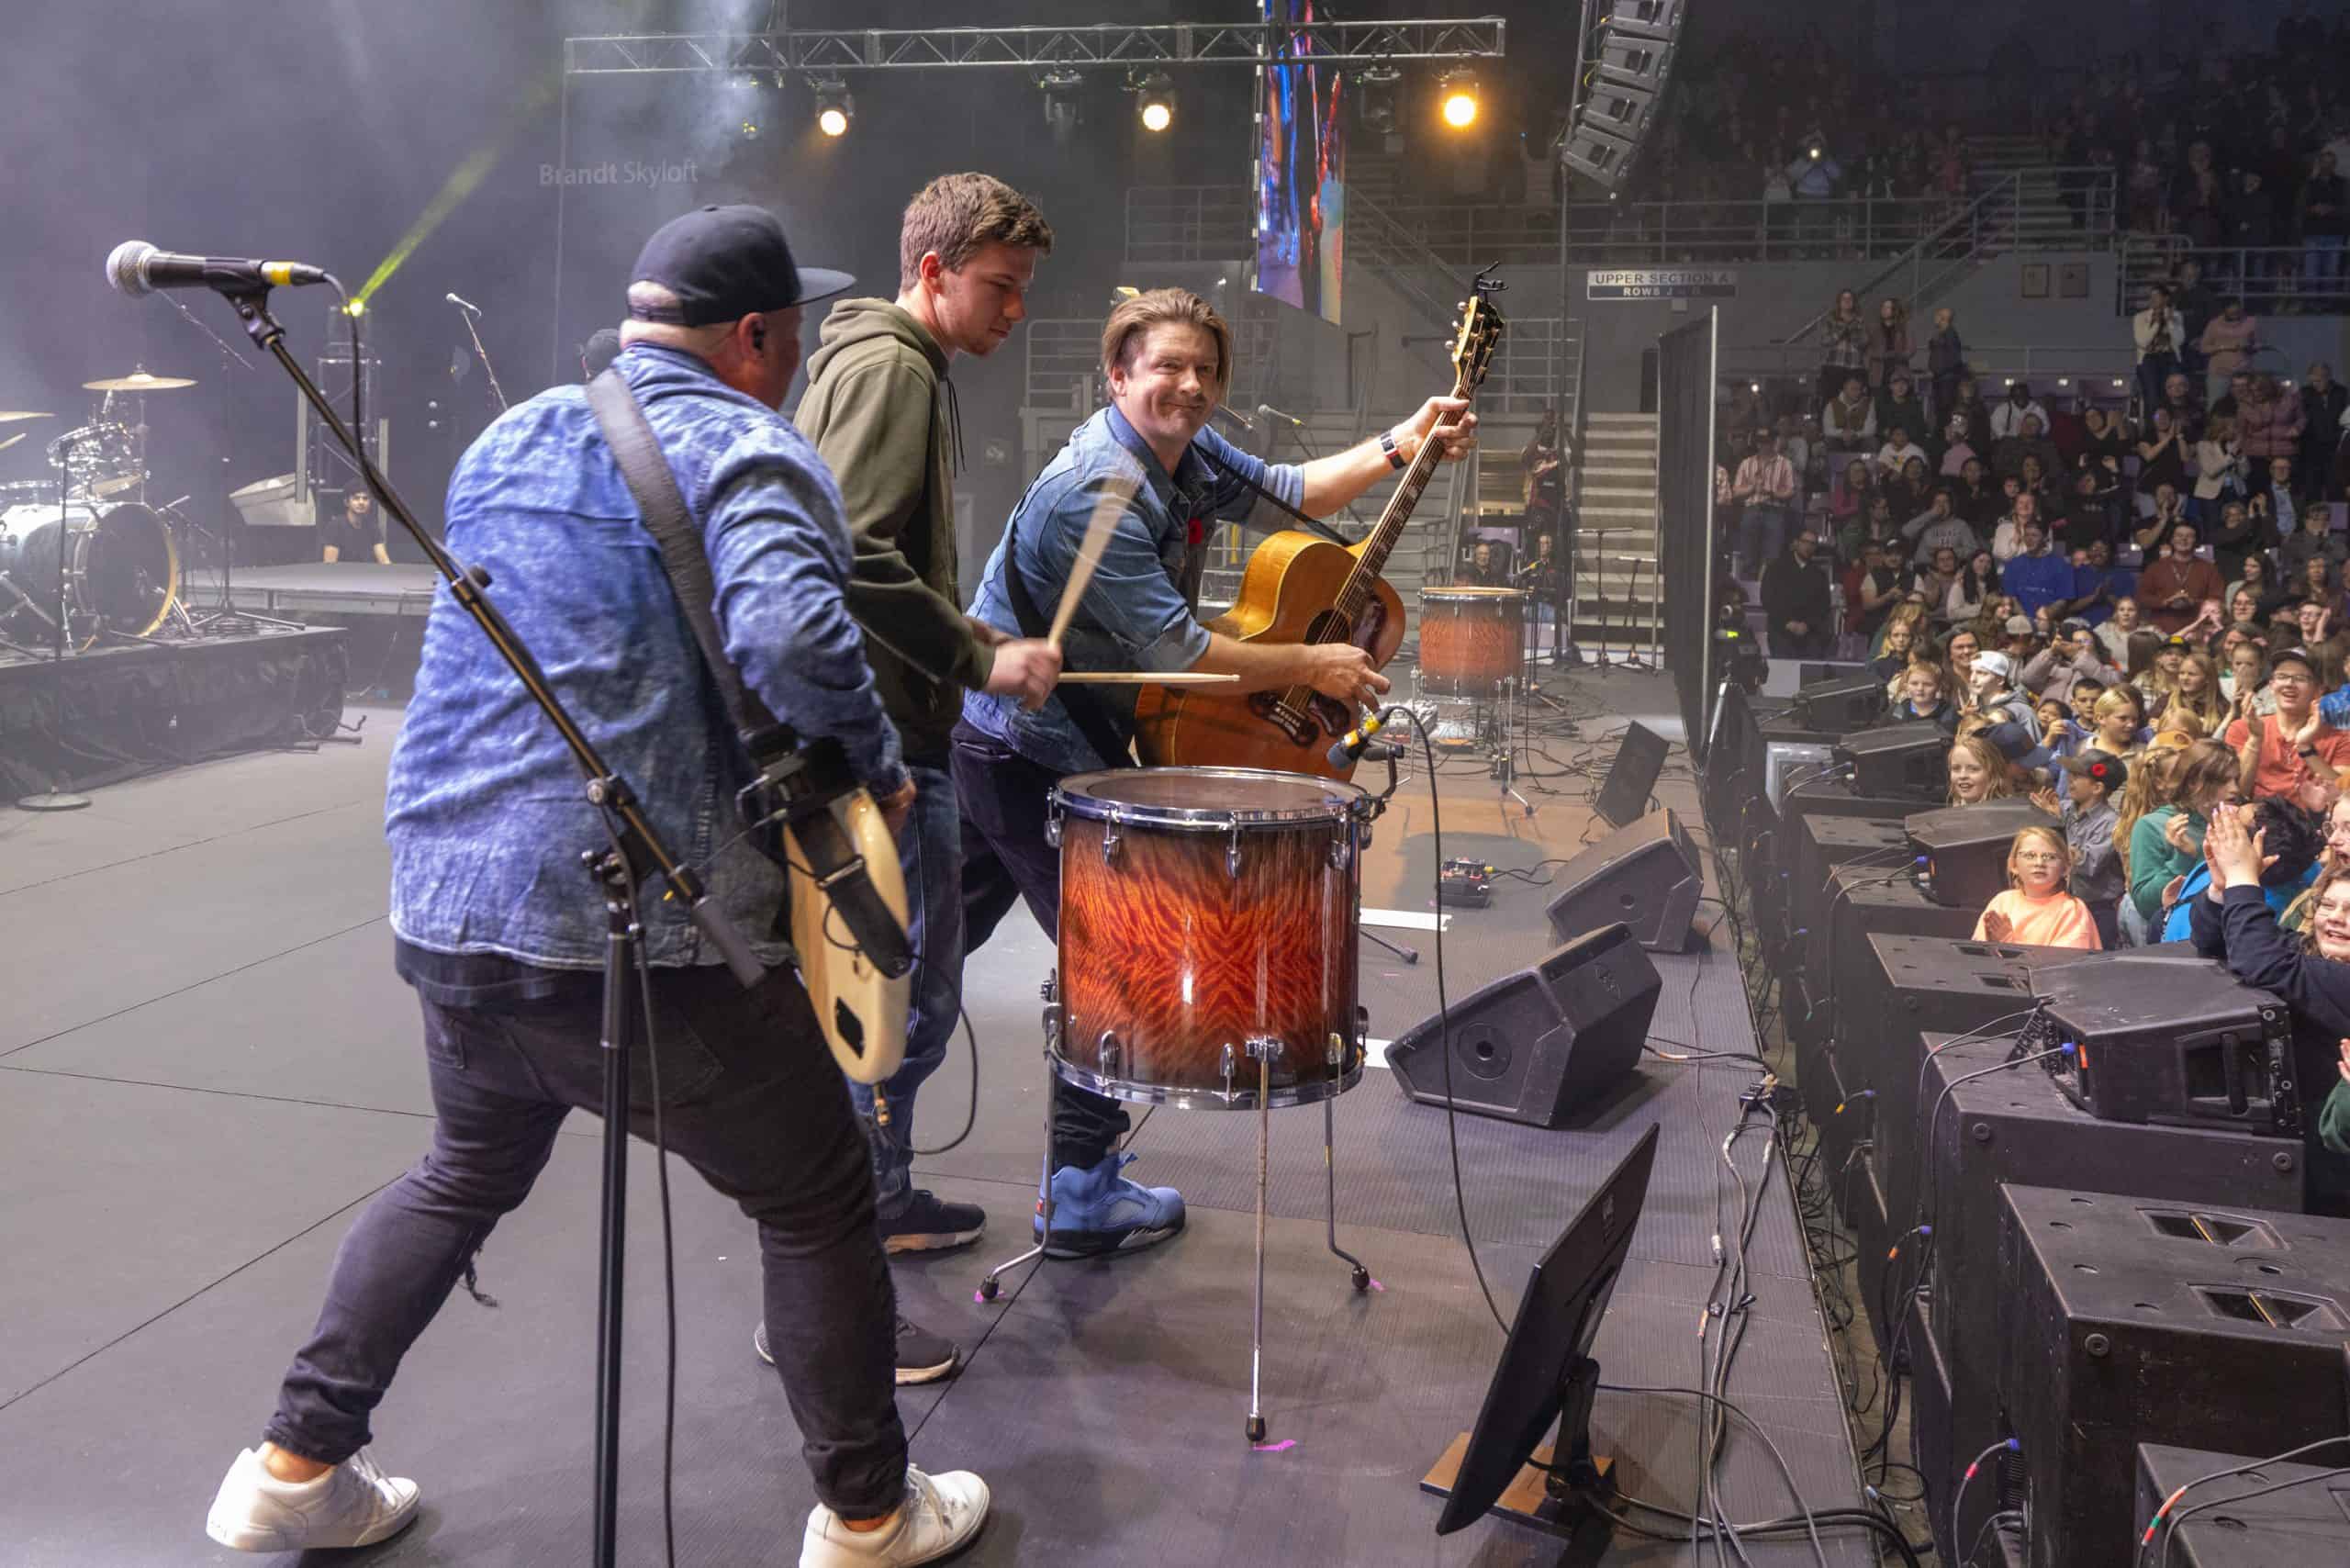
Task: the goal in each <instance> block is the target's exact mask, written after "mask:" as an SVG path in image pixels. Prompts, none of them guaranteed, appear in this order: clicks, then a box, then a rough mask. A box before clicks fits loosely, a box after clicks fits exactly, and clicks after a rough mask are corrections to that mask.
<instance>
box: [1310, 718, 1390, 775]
mask: <svg viewBox="0 0 2350 1568" xmlns="http://www.w3.org/2000/svg"><path fill="white" fill-rule="evenodd" d="M1386 727H1387V721H1386V719H1385V718H1384V717H1382V715H1380V714H1378V713H1373V714H1371V716H1370V717H1369V718H1367V719H1365V720H1364V721H1363V722H1361V723H1360V724H1357V725H1356V726H1355V727H1354V728H1353V729H1351V730H1348V732H1347V733H1346V734H1344V735H1342V736H1340V737H1339V738H1338V739H1337V740H1336V741H1333V742H1332V743H1331V744H1330V749H1329V751H1328V752H1327V753H1326V754H1325V755H1326V756H1328V758H1329V759H1330V766H1331V767H1352V766H1353V765H1354V764H1355V763H1356V762H1358V761H1359V760H1360V759H1361V756H1362V754H1363V752H1364V750H1365V749H1367V748H1368V747H1369V746H1370V745H1371V736H1373V735H1375V734H1378V733H1379V732H1380V731H1382V730H1383V729H1385V728H1386Z"/></svg>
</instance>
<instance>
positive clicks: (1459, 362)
mask: <svg viewBox="0 0 2350 1568" xmlns="http://www.w3.org/2000/svg"><path fill="white" fill-rule="evenodd" d="M1503 287H1504V285H1503V284H1502V283H1500V282H1499V281H1498V280H1496V279H1494V278H1492V277H1490V276H1489V275H1486V274H1479V276H1478V278H1477V283H1476V286H1475V288H1474V289H1473V290H1472V292H1471V294H1470V296H1469V297H1468V298H1466V299H1464V300H1462V301H1461V302H1460V337H1458V338H1457V339H1455V340H1454V341H1453V344H1452V368H1453V370H1454V372H1455V373H1456V374H1457V375H1459V376H1460V389H1461V390H1462V391H1463V392H1474V391H1475V390H1476V389H1477V386H1478V384H1479V383H1480V382H1482V381H1483V380H1484V379H1485V372H1486V371H1488V370H1489V369H1491V368H1492V367H1493V363H1494V349H1495V348H1497V347H1498V346H1500V343H1501V341H1502V333H1503V331H1504V330H1505V323H1504V322H1503V320H1502V313H1501V311H1500V310H1499V309H1498V308H1496V307H1495V306H1494V295H1495V294H1497V293H1498V292H1500V291H1501V289H1502V288H1503Z"/></svg>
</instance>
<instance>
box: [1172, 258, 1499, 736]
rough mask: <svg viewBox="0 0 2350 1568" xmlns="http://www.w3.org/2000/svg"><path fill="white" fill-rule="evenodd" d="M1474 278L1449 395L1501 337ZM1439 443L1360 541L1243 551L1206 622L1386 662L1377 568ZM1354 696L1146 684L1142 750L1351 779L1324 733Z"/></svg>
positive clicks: (1390, 596) (1292, 535)
mask: <svg viewBox="0 0 2350 1568" xmlns="http://www.w3.org/2000/svg"><path fill="white" fill-rule="evenodd" d="M1489 288H1490V286H1488V285H1487V284H1486V283H1485V282H1484V281H1483V280H1482V279H1481V280H1480V281H1479V283H1478V286H1477V290H1476V292H1475V293H1474V294H1473V295H1472V297H1470V299H1469V300H1468V301H1467V302H1466V303H1465V304H1464V305H1463V306H1462V308H1461V316H1460V336H1459V338H1458V339H1457V340H1455V342H1454V343H1453V348H1452V367H1453V383H1452V396H1454V397H1455V398H1473V397H1474V396H1475V393H1476V389H1477V387H1478V386H1479V384H1480V383H1482V382H1483V380H1484V379H1485V372H1486V370H1487V368H1488V367H1489V366H1490V365H1491V364H1492V362H1493V354H1494V346H1495V345H1496V344H1498V343H1499V342H1501V336H1502V330H1503V324H1502V319H1501V314H1500V312H1499V311H1497V310H1495V309H1494V305H1493V301H1492V299H1491V297H1490V293H1489ZM1440 450H1441V449H1440V448H1439V446H1438V443H1437V442H1433V441H1428V442H1421V443H1420V450H1419V451H1418V452H1417V453H1416V454H1414V456H1413V459H1412V461H1411V463H1410V465H1407V466H1406V467H1405V469H1404V477H1403V479H1402V481H1401V482H1400V483H1399V484H1398V485H1397V486H1396V487H1395V493H1394V495H1393V496H1392V497H1390V498H1389V499H1388V502H1387V510H1385V511H1383V512H1382V513H1381V514H1380V519H1379V522H1378V525H1377V526H1376V527H1374V528H1372V530H1371V533H1370V534H1369V536H1368V537H1366V538H1365V539H1363V540H1362V542H1361V543H1358V544H1352V545H1340V544H1335V543H1331V542H1330V541H1328V540H1326V539H1320V538H1316V537H1315V535H1313V534H1311V533H1302V532H1295V531H1293V530H1292V531H1286V532H1280V533H1275V534H1272V535H1270V537H1268V538H1267V539H1265V540H1264V541H1263V542H1262V543H1259V545H1258V546H1257V548H1256V549H1255V550H1254V551H1252V552H1250V554H1249V556H1248V567H1247V569H1246V570H1245V571H1244V572H1243V573H1242V574H1241V579H1240V596H1239V598H1238V599H1236V600H1235V601H1234V602H1233V606H1232V608H1231V609H1230V610H1227V611H1225V613H1224V614H1222V615H1219V616H1217V617H1216V618H1215V619H1214V620H1213V621H1210V622H1208V623H1207V625H1208V629H1209V630H1210V631H1213V632H1221V633H1224V634H1225V636H1227V637H1232V638H1235V639H1237V640H1238V641H1240V642H1243V643H1271V644H1294V643H1304V644H1315V643H1352V644H1355V645H1356V646H1357V647H1359V648H1361V649H1362V650H1363V651H1364V652H1366V653H1368V654H1369V655H1371V667H1373V668H1374V669H1377V668H1382V667H1384V666H1386V664H1387V662H1388V661H1389V660H1390V659H1393V657H1394V656H1395V651H1396V650H1397V649H1398V648H1400V647H1402V646H1403V644H1404V601H1403V600H1402V599H1399V598H1398V597H1397V596H1396V593H1395V590H1394V589H1393V588H1390V587H1389V586H1388V585H1387V583H1386V582H1385V581H1384V580H1383V579H1382V577H1380V575H1379V574H1380V571H1381V569H1382V567H1384V566H1386V564H1387V557H1388V555H1389V554H1391V553H1392V552H1393V550H1394V548H1395V543H1396V541H1397V540H1398V539H1400V538H1401V537H1402V536H1403V532H1404V524H1405V523H1406V522H1408V521H1411V516H1412V509H1413V508H1415V507H1416V506H1417V505H1418V504H1419V500H1420V492H1421V491H1423V490H1424V489H1426V488H1427V483H1428V480H1429V478H1430V477H1431V476H1433V475H1434V474H1435V472H1436V465H1437V464H1438V461H1439V453H1440ZM1355 718H1356V713H1355V709H1354V707H1353V706H1352V705H1351V704H1350V703H1346V702H1341V701H1339V700H1336V699H1335V698H1329V697H1325V696H1323V695H1321V694H1320V693H1319V692H1316V691H1315V690H1314V689H1313V688H1311V687H1307V686H1292V687H1286V688H1281V689H1275V690H1271V691H1257V692H1251V693H1248V695H1245V696H1231V695H1227V694H1224V693H1220V692H1217V691H1214V690H1213V689H1207V690H1202V689H1175V688H1171V687H1166V686H1146V687H1144V688H1143V689H1142V691H1141V693H1140V694H1139V696H1138V698H1137V700H1136V704H1135V727H1136V734H1135V740H1136V749H1137V750H1138V751H1139V752H1140V753H1141V755H1142V759H1143V760H1144V761H1145V762H1147V763H1150V764H1153V765H1155V766H1158V767H1268V768H1274V769H1277V770H1279V771H1281V772H1286V773H1310V774H1315V775H1316V776H1318V777H1321V778H1351V777H1352V776H1353V774H1354V765H1353V764H1351V763H1348V764H1347V765H1345V766H1343V767H1339V766H1334V765H1333V764H1332V763H1331V761H1330V759H1329V757H1328V756H1327V755H1326V753H1327V752H1328V750H1329V745H1330V743H1331V742H1332V741H1333V740H1336V739H1337V738H1338V737H1339V736H1341V735H1343V734H1346V733H1347V731H1348V730H1349V729H1350V728H1352V727H1353V725H1354V722H1355Z"/></svg>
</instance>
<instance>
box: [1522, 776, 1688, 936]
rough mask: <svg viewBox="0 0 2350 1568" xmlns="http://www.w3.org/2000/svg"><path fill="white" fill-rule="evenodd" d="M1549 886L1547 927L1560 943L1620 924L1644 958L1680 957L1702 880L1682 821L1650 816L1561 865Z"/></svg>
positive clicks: (1663, 814)
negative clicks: (1553, 887) (1551, 889)
mask: <svg viewBox="0 0 2350 1568" xmlns="http://www.w3.org/2000/svg"><path fill="white" fill-rule="evenodd" d="M1556 885H1557V887H1558V891H1557V892H1556V893H1554V894H1552V895H1551V898H1550V929H1551V930H1552V931H1554V932H1556V933H1557V934H1558V937H1559V940H1560V941H1561V942H1571V941H1572V940H1573V939H1574V938H1575V937H1577V936H1580V935H1583V933H1584V932H1586V931H1589V930H1591V929H1592V928H1593V927H1594V926H1598V925H1607V924H1615V923H1619V922H1620V923H1621V924H1623V925H1624V926H1625V927H1626V928H1627V929H1628V930H1629V931H1630V932H1631V934H1632V939H1633V940H1634V941H1636V942H1638V943H1639V945H1640V946H1643V947H1646V948H1647V949H1648V950H1649V951H1650V952H1651V953H1683V952H1686V951H1688V948H1689V936H1690V926H1691V923H1692V922H1694V921H1695V919H1696V918H1697V901H1698V900H1699V899H1700V898H1702V897H1704V896H1705V891H1706V874H1705V868H1704V866H1703V865H1702V864H1701V863H1700V862H1699V860H1698V858H1697V846H1696V845H1695V843H1694V842H1692V841H1691V839H1690V837H1689V834H1688V833H1687V832H1686V831H1685V830H1684V829H1683V827H1682V825H1681V819H1680V818H1679V817H1677V816H1675V815H1674V814H1673V812H1670V811H1657V812H1650V813H1649V814H1648V815H1647V816H1644V817H1642V818H1641V819H1640V820H1639V821H1638V822H1636V823H1633V824H1632V825H1631V826H1629V827H1619V828H1617V830H1616V831H1615V832H1614V833H1611V834H1608V835H1607V836H1606V838H1603V839H1601V840H1600V841H1599V842H1598V843H1596V844H1595V845H1593V846H1591V847H1590V848H1588V849H1586V850H1584V851H1583V853H1582V854H1580V855H1578V856H1576V857H1574V858H1573V859H1572V860H1570V861H1568V862H1567V863H1566V864H1565V865H1564V866H1561V867H1560V868H1559V874H1558V880H1557V884H1556Z"/></svg>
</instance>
